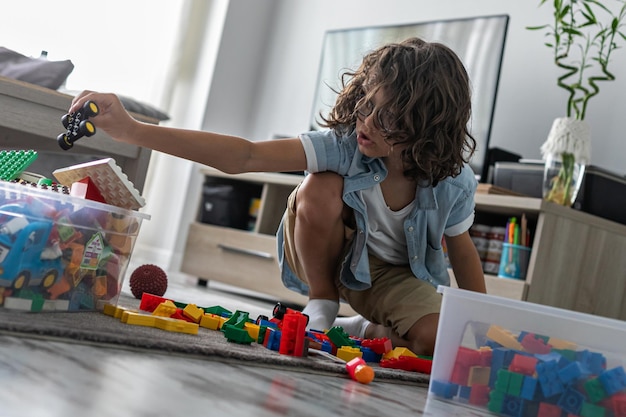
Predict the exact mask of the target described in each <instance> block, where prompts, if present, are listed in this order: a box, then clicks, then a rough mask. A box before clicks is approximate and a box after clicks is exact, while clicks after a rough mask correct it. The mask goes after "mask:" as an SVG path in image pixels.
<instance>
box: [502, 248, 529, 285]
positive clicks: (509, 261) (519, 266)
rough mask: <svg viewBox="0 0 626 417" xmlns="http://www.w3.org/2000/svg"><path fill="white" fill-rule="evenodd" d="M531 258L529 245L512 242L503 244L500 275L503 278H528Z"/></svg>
mask: <svg viewBox="0 0 626 417" xmlns="http://www.w3.org/2000/svg"><path fill="white" fill-rule="evenodd" d="M529 259H530V248H529V247H527V246H522V245H514V244H512V243H504V244H502V256H501V257H500V269H499V270H498V276H499V277H502V278H514V279H526V271H527V270H528V260H529Z"/></svg>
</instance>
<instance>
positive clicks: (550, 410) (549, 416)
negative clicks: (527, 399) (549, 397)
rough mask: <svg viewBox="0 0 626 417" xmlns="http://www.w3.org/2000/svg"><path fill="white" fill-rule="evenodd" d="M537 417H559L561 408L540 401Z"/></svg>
mask: <svg viewBox="0 0 626 417" xmlns="http://www.w3.org/2000/svg"><path fill="white" fill-rule="evenodd" d="M537 417H561V408H560V407H559V406H558V405H555V404H550V403H546V402H541V403H539V410H538V412H537Z"/></svg>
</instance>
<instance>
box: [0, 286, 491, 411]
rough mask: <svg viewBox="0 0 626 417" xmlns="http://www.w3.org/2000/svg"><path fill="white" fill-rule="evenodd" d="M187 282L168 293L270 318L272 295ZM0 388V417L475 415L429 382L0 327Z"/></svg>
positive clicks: (167, 294) (171, 296)
mask: <svg viewBox="0 0 626 417" xmlns="http://www.w3.org/2000/svg"><path fill="white" fill-rule="evenodd" d="M195 284H196V280H195V279H194V278H192V277H184V276H173V275H172V274H170V279H169V287H168V292H167V293H166V296H167V297H169V298H172V299H175V300H177V301H181V302H187V303H196V304H198V305H202V306H211V305H221V306H223V307H225V308H228V309H232V310H235V309H239V310H245V311H248V312H249V313H250V315H251V316H253V317H256V315H258V314H265V315H271V311H272V307H273V306H274V303H273V302H271V301H270V300H259V299H258V298H250V297H244V296H242V295H237V294H233V293H231V292H226V291H225V289H227V288H225V287H223V286H221V287H218V288H215V287H213V286H212V285H210V286H209V288H203V287H198V286H197V285H195ZM124 291H127V292H129V291H128V288H125V289H124ZM249 295H250V294H249ZM25 314H28V313H25ZM77 314H80V313H77ZM33 319H36V315H35V314H33ZM0 386H1V387H2V388H1V389H0V417H16V416H36V417H53V416H54V417H61V416H63V417H68V416H89V417H97V416H107V417H110V416H115V417H124V416H134V417H142V416H146V417H156V416H185V417H187V416H233V417H234V416H315V417H319V416H360V417H365V416H415V415H425V416H480V415H483V414H482V413H479V412H476V411H475V410H472V409H469V408H465V407H463V406H458V405H452V404H448V403H443V402H441V401H439V400H434V399H431V398H427V389H426V388H425V387H419V386H415V385H402V384H396V383H392V382H381V381H376V380H375V381H374V382H372V383H371V384H369V385H363V384H359V383H356V382H354V381H352V380H351V379H349V378H348V377H346V376H345V375H336V376H329V375H327V374H311V373H300V372H297V371H289V370H276V369H271V368H265V367H257V366H250V364H247V363H241V362H230V363H229V362H218V361H213V360H210V359H207V358H193V357H182V356H173V355H165V354H162V353H152V352H146V351H134V350H124V349H116V348H111V347H103V346H97V345H85V344H77V343H60V342H57V341H51V340H43V339H35V338H24V337H17V336H14V335H9V334H2V333H0Z"/></svg>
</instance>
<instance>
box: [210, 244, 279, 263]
mask: <svg viewBox="0 0 626 417" xmlns="http://www.w3.org/2000/svg"><path fill="white" fill-rule="evenodd" d="M217 247H218V248H220V249H222V250H225V251H227V252H235V253H240V254H243V255H250V256H256V257H258V258H263V259H274V257H273V256H272V254H271V253H267V252H262V251H260V250H252V249H242V248H236V247H234V246H227V245H222V244H221V243H218V245H217Z"/></svg>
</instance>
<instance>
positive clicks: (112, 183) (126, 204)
mask: <svg viewBox="0 0 626 417" xmlns="http://www.w3.org/2000/svg"><path fill="white" fill-rule="evenodd" d="M52 174H53V175H54V177H55V178H56V179H57V180H58V181H59V183H61V184H63V185H67V186H71V185H72V184H73V183H75V182H77V181H80V180H82V179H83V178H86V177H89V178H91V180H92V181H93V183H94V184H96V186H97V187H98V189H99V190H100V193H101V194H102V196H103V197H104V199H105V200H106V202H107V203H108V204H110V205H113V206H117V207H122V208H125V209H128V210H136V209H139V208H141V207H143V206H144V205H145V204H146V202H145V200H144V198H143V197H142V196H141V195H140V194H139V191H137V189H136V188H135V186H134V185H133V183H132V182H130V181H129V180H128V177H127V176H126V174H124V173H123V172H122V169H121V168H120V167H119V166H118V165H117V164H116V163H115V161H114V160H113V159H112V158H105V159H100V160H97V161H92V162H86V163H84V164H78V165H73V166H70V167H67V168H61V169H57V170H56V171H54V172H53V173H52Z"/></svg>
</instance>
